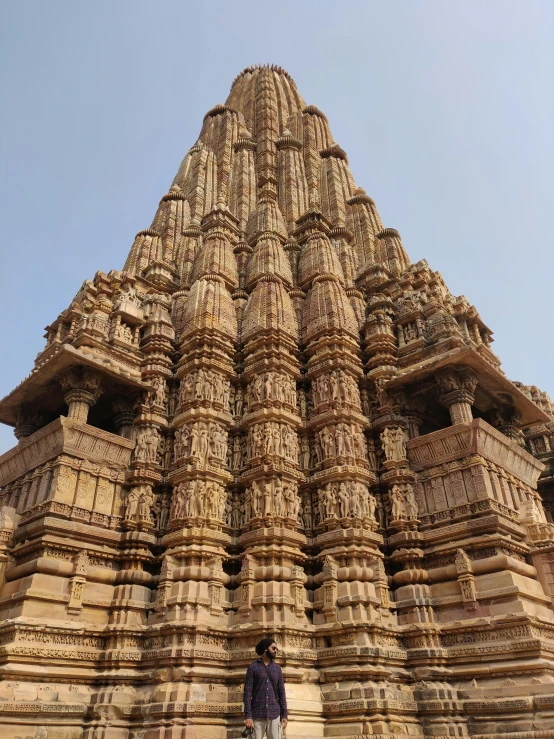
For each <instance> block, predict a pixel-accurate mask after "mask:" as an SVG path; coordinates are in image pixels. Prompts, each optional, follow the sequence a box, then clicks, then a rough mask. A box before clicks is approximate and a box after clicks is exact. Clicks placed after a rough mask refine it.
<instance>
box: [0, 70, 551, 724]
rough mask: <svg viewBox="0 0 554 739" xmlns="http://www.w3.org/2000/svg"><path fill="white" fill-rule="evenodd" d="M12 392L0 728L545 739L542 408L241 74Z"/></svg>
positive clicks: (283, 94)
mask: <svg viewBox="0 0 554 739" xmlns="http://www.w3.org/2000/svg"><path fill="white" fill-rule="evenodd" d="M137 225H140V226H147V227H146V228H144V229H143V230H141V231H139V232H138V234H137V235H136V237H135V239H134V242H133V244H132V247H131V250H130V252H129V256H128V259H127V261H126V263H125V267H124V269H123V270H122V271H118V270H113V271H111V272H109V273H108V274H105V273H103V272H98V273H97V274H96V275H95V277H94V279H93V280H87V281H85V282H84V283H83V285H82V287H81V288H80V290H79V291H78V292H77V295H76V296H75V298H74V300H73V301H72V302H71V305H70V306H69V307H68V308H67V309H66V310H64V311H63V312H62V313H61V315H60V316H58V318H56V320H55V321H53V323H51V324H50V325H49V326H48V327H47V329H46V331H47V334H46V336H47V342H46V347H45V348H44V350H43V351H42V352H41V353H40V354H39V355H38V357H37V359H36V362H35V367H34V369H33V370H32V371H31V373H30V374H29V376H28V377H27V378H26V379H25V380H23V382H22V383H21V384H20V385H19V386H18V387H17V388H16V389H15V390H14V391H13V392H12V393H11V394H10V395H8V396H7V397H6V398H4V400H2V401H1V402H0V420H1V421H3V422H4V423H8V424H11V425H12V426H14V427H15V435H16V437H17V439H18V443H17V446H15V447H14V448H13V449H12V450H11V451H9V452H7V453H6V454H4V455H3V456H2V457H0V484H1V486H2V487H1V498H0V504H1V509H0V510H1V515H0V665H1V674H0V734H1V736H2V737H3V739H15V737H34V738H35V739H133V738H136V739H138V738H139V737H140V738H141V739H233V738H234V737H238V736H239V734H240V731H241V726H242V721H243V717H242V706H241V699H242V683H243V680H244V673H245V669H246V666H247V664H248V663H249V662H250V661H251V660H252V659H253V645H254V644H255V643H256V642H257V641H258V640H259V639H260V638H261V637H262V636H266V635H271V636H274V637H275V639H276V641H277V642H278V644H279V646H280V648H281V651H280V662H281V664H282V667H283V670H284V674H285V679H286V684H287V693H288V699H289V706H290V719H291V720H290V723H289V727H288V729H287V737H288V739H315V738H316V737H344V738H345V739H346V738H347V739H362V738H364V739H365V737H372V736H375V735H377V736H379V737H382V739H386V738H388V737H390V738H392V737H405V736H409V737H434V738H435V739H439V738H440V739H442V738H446V737H466V736H470V737H479V739H493V738H496V737H505V739H523V738H525V739H535V738H536V739H538V738H539V737H552V736H554V611H553V599H554V523H553V518H552V514H553V502H554V496H553V490H554V461H553V460H554V439H553V431H554V421H553V418H554V415H553V407H552V404H551V403H550V400H549V398H548V396H546V395H545V394H544V393H541V392H540V391H539V390H538V389H537V388H535V387H526V386H523V385H521V384H518V383H513V382H511V381H510V380H509V379H508V378H507V377H506V376H505V374H504V372H503V371H502V370H501V368H500V361H499V359H498V358H497V357H496V356H495V354H494V353H493V351H492V350H491V331H490V329H489V328H488V327H487V326H486V325H485V324H484V323H483V321H482V320H481V318H480V316H479V313H478V312H477V310H476V309H475V308H474V307H473V306H472V305H470V304H469V303H468V301H467V300H466V299H465V298H464V297H454V296H453V295H452V294H451V293H450V292H449V290H448V288H447V286H446V285H445V283H444V281H443V279H442V277H441V275H440V274H438V273H437V272H434V271H433V270H432V269H431V268H430V266H429V265H428V264H427V262H425V261H420V262H418V263H416V264H413V263H412V262H410V258H409V256H408V254H407V251H406V249H405V248H404V246H403V244H402V241H401V238H400V235H399V234H398V232H397V231H396V230H395V229H393V228H384V227H383V224H382V223H381V220H380V218H379V214H378V212H377V209H376V206H375V203H374V202H373V200H372V199H371V198H370V197H369V196H368V195H367V194H366V193H365V191H364V190H363V189H361V188H359V187H357V185H356V184H355V183H354V180H353V177H352V174H351V172H350V169H349V165H348V158H347V155H346V153H345V151H344V150H343V149H342V148H341V146H339V144H338V143H336V142H335V141H334V139H333V137H332V135H331V131H330V128H329V124H328V122H327V118H326V117H325V115H324V114H323V113H322V112H321V111H320V110H319V109H318V108H316V107H315V106H314V105H306V103H305V102H304V100H303V99H302V98H301V97H300V94H299V93H298V91H297V89H296V85H295V84H294V82H293V80H292V79H291V78H290V76H289V75H288V74H287V73H286V72H285V71H284V70H283V69H281V68H279V67H274V66H271V67H267V66H265V67H249V68H248V69H245V70H244V71H243V72H242V73H241V74H240V75H239V76H238V77H237V78H236V79H235V81H234V83H233V85H232V88H231V92H230V94H229V97H228V99H227V102H226V103H225V104H224V105H216V106H215V107H214V108H212V110H210V111H209V112H208V113H207V114H206V115H205V117H204V121H203V123H202V128H201V131H200V135H199V137H198V140H197V141H196V143H195V144H194V145H193V146H192V148H191V149H190V150H189V152H188V153H187V155H186V156H185V158H184V159H183V162H182V164H181V166H180V167H179V170H178V172H177V175H176V177H175V179H174V181H173V183H172V184H171V186H170V187H169V190H168V192H167V193H166V194H165V195H163V197H162V198H161V201H160V204H159V207H158V209H157V211H156V214H155V216H154V219H153V221H152V223H151V224H150V225H149V226H148V225H147V223H143V224H137Z"/></svg>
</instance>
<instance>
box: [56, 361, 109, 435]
mask: <svg viewBox="0 0 554 739" xmlns="http://www.w3.org/2000/svg"><path fill="white" fill-rule="evenodd" d="M60 384H61V386H62V390H63V392H64V400H65V402H66V403H67V407H68V411H67V417H68V418H71V419H73V420H74V421H77V422H78V423H86V422H87V419H88V413H89V410H90V409H91V408H92V406H93V405H94V404H95V403H96V401H97V400H98V398H99V397H100V394H101V386H102V381H101V378H100V376H99V375H97V374H95V373H94V372H92V371H91V370H89V369H87V368H84V367H83V368H80V367H74V368H72V369H71V370H69V372H67V374H65V375H64V376H63V377H62V378H61V380H60Z"/></svg>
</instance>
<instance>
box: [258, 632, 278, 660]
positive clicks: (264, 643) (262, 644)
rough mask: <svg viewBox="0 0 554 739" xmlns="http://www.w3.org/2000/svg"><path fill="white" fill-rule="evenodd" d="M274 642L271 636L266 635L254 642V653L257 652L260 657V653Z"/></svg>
mask: <svg viewBox="0 0 554 739" xmlns="http://www.w3.org/2000/svg"><path fill="white" fill-rule="evenodd" d="M272 644H275V639H273V638H272V637H271V636H266V638H265V639H262V640H261V641H259V642H258V643H257V644H256V654H258V655H259V656H260V657H261V656H262V654H263V653H264V652H265V651H266V650H267V649H269V647H270V646H271V645H272Z"/></svg>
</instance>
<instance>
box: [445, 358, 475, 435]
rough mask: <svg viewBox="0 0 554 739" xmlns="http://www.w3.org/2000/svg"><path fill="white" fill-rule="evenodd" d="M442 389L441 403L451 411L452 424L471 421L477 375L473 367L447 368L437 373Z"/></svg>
mask: <svg viewBox="0 0 554 739" xmlns="http://www.w3.org/2000/svg"><path fill="white" fill-rule="evenodd" d="M435 379H436V381H437V384H438V386H439V388H440V389H441V391H442V394H441V403H442V404H443V405H445V406H446V407H447V408H448V410H449V411H450V419H451V421H452V425H453V426H455V425H456V424H458V423H471V421H472V420H473V414H472V412H471V406H472V405H473V402H474V401H475V388H476V387H477V376H476V375H475V373H474V372H473V370H471V369H463V370H454V369H446V370H443V371H442V372H439V373H437V374H436V375H435Z"/></svg>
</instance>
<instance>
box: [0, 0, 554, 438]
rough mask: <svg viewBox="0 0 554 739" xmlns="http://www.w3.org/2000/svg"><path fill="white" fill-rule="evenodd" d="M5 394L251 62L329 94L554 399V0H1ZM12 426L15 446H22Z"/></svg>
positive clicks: (435, 257) (121, 254)
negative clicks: (275, 66) (270, 65)
mask: <svg viewBox="0 0 554 739" xmlns="http://www.w3.org/2000/svg"><path fill="white" fill-rule="evenodd" d="M0 13H1V17H0V84H1V91H0V94H1V101H0V103H1V112H0V116H1V118H0V160H1V161H0V170H1V175H0V177H1V182H0V189H1V193H0V203H1V205H0V208H1V221H0V222H1V224H2V239H1V250H2V251H1V257H2V259H1V275H0V309H1V313H0V315H1V319H2V320H1V324H0V337H1V346H2V360H1V363H0V367H1V369H0V396H3V395H5V394H6V393H8V392H9V391H10V390H11V389H12V388H13V387H14V386H15V385H16V384H17V383H19V382H20V381H21V380H22V379H23V377H24V376H25V375H27V374H28V372H29V371H30V369H31V367H32V363H33V359H34V357H35V355H36V354H37V352H38V351H39V350H40V349H41V348H42V347H43V344H44V340H43V338H42V334H43V332H42V329H43V327H44V326H45V325H47V324H48V323H50V322H51V321H52V320H53V319H54V318H55V317H56V316H57V315H58V314H59V312H60V311H61V310H63V309H64V308H65V307H67V305H68V304H69V302H70V301H71V299H72V297H73V296H74V294H75V293H76V292H77V290H78V288H79V286H80V285H81V283H82V282H83V280H84V279H86V278H92V277H93V275H94V273H95V272H96V271H97V270H103V271H106V272H107V271H109V270H110V269H114V268H115V269H120V268H121V267H122V265H123V262H124V260H125V257H126V254H127V251H128V249H129V248H130V246H131V243H132V241H133V237H134V234H135V233H136V232H137V231H138V230H140V229H142V228H145V227H147V226H148V225H149V224H150V220H151V218H152V216H153V214H154V211H155V209H156V206H157V203H158V201H159V199H160V197H161V195H163V194H164V193H165V192H166V191H167V189H168V187H169V184H170V182H171V179H172V177H173V175H174V173H175V172H176V170H177V167H178V165H179V162H180V160H181V158H182V156H183V155H184V154H185V153H186V151H187V150H188V148H189V147H190V146H191V145H192V144H193V143H194V141H195V140H196V138H197V135H198V132H199V130H200V126H201V123H202V117H203V115H204V113H205V112H206V111H207V110H208V109H210V108H211V107H213V105H214V104H216V103H219V102H222V101H224V100H225V98H226V96H227V94H228V91H229V88H230V85H231V82H232V80H233V78H234V77H235V75H236V74H238V72H240V70H241V69H243V68H244V67H245V66H248V65H250V64H255V63H260V62H262V63H263V62H269V63H275V64H279V65H281V66H283V67H284V68H285V69H286V70H287V71H288V72H289V73H290V74H291V75H292V76H293V78H294V79H295V80H296V83H297V85H298V88H299V90H300V93H301V95H302V96H303V97H304V99H305V100H306V102H307V103H308V104H310V103H312V104H315V105H317V106H318V107H319V108H321V109H322V110H323V111H324V112H325V113H326V115H327V116H328V118H329V121H330V124H331V129H332V131H333V135H334V137H335V139H336V141H338V142H339V143H340V145H341V146H342V147H343V148H344V149H345V150H346V152H347V153H348V155H349V159H350V163H351V166H352V169H353V172H354V176H355V178H356V180H357V183H358V184H359V185H360V186H362V187H364V188H365V189H366V190H367V192H368V193H369V194H370V195H371V196H372V197H373V198H374V199H375V200H376V202H377V206H378V208H379V210H380V212H381V215H382V218H383V221H384V223H385V225H386V226H392V227H395V228H397V229H398V230H399V231H400V233H401V234H402V237H403V241H404V244H405V246H406V248H407V250H408V253H409V255H410V257H411V259H412V261H417V260H419V259H422V258H426V259H427V260H428V261H429V263H430V265H431V267H432V268H433V269H437V270H439V271H440V272H442V274H443V275H444V277H445V279H446V281H447V284H448V285H449V287H450V289H451V290H452V292H453V293H454V294H465V295H466V296H467V297H468V299H469V300H470V301H471V302H472V303H474V304H475V305H476V306H477V308H478V309H479V311H480V313H481V316H482V317H483V319H484V320H485V322H486V323H487V324H488V325H489V326H490V327H491V328H492V330H493V331H494V332H495V339H496V342H495V344H494V345H493V349H494V350H495V351H496V352H497V353H498V354H499V355H500V357H501V358H502V360H503V367H504V370H505V372H506V374H507V375H508V376H509V377H510V378H512V379H515V380H521V381H523V382H526V383H529V384H532V383H534V384H537V385H539V386H540V387H541V388H543V389H545V390H547V391H548V392H549V393H550V394H551V395H552V396H554V378H553V377H552V375H551V367H552V365H553V359H554V340H553V336H552V329H551V326H552V300H551V291H552V288H551V285H552V272H553V270H552V268H553V263H554V257H553V253H552V252H553V250H552V226H551V221H552V212H553V202H552V201H553V196H552V174H553V172H554V135H553V132H554V95H553V92H554V43H553V38H554V3H553V2H552V0H544V1H543V2H538V1H537V0H518V1H517V2H514V1H512V0H502V1H500V0H499V1H498V2H494V1H491V0H464V1H463V2H454V1H451V2H445V1H444V0H436V1H428V2H426V1H421V2H417V1H416V0H406V1H405V2H385V0H382V1H381V2H372V1H371V0H357V1H356V0H340V1H339V0H337V1H336V2H331V1H329V0H319V1H317V2H316V1H315V0H313V1H310V0H296V1H295V2H290V1H289V0H279V2H272V3H270V2H266V1H265V0H258V1H257V2H252V1H251V0H242V1H241V2H231V1H230V0H229V1H223V0H219V1H216V0H211V2H206V3H200V2H184V1H183V0H175V1H174V0H158V1H157V2H154V1H153V0H152V1H148V2H145V1H144V0H117V1H110V2H108V1H106V0H95V2H80V1H79V2H78V1H75V0H74V1H73V2H71V1H70V0H65V1H64V2H60V1H59V0H48V1H46V0H34V1H33V0H26V1H25V2H13V1H12V2H9V1H8V0H3V1H2V2H1V4H0ZM13 442H14V437H13V435H12V431H11V430H10V429H9V428H7V427H3V426H0V452H2V451H5V450H6V449H8V448H10V447H11V446H12V445H13Z"/></svg>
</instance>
